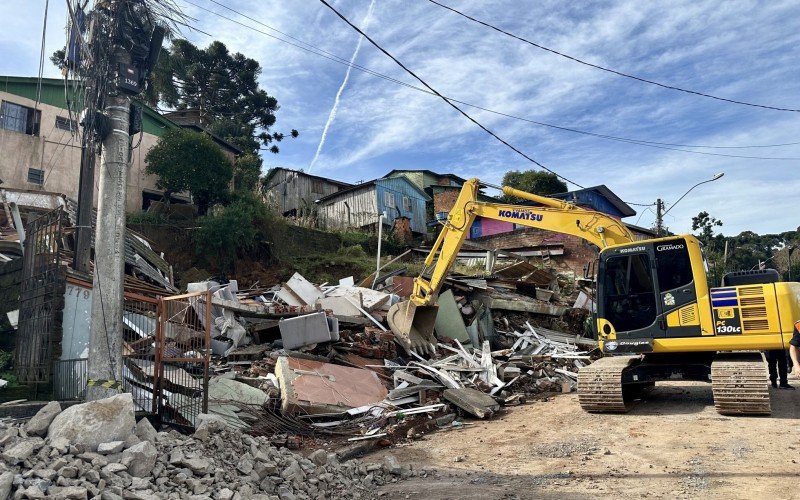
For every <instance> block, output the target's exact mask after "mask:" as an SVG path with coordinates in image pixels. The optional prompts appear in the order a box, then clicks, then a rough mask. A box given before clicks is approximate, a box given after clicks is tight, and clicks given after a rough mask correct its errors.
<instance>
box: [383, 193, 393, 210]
mask: <svg viewBox="0 0 800 500" xmlns="http://www.w3.org/2000/svg"><path fill="white" fill-rule="evenodd" d="M383 204H384V205H385V206H386V207H388V208H394V207H395V204H394V193H390V192H389V191H386V192H385V193H383Z"/></svg>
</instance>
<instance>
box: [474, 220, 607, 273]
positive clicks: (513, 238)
mask: <svg viewBox="0 0 800 500" xmlns="http://www.w3.org/2000/svg"><path fill="white" fill-rule="evenodd" d="M472 241H474V242H476V243H479V244H481V245H483V246H485V247H489V248H491V249H494V250H509V249H521V248H532V247H541V246H542V245H543V244H545V243H561V244H563V245H564V255H553V256H551V257H550V266H551V267H553V268H555V269H557V270H560V271H573V272H574V273H575V274H576V276H578V277H581V276H583V269H584V266H585V265H587V264H589V263H591V262H592V261H594V260H595V259H596V258H597V247H595V246H594V245H592V244H590V243H588V242H586V241H584V240H582V239H581V238H578V237H577V236H572V235H568V234H561V233H553V232H550V231H543V230H541V229H533V228H524V229H517V230H516V231H511V232H508V233H503V234H496V235H494V236H483V237H481V238H475V239H474V240H472Z"/></svg>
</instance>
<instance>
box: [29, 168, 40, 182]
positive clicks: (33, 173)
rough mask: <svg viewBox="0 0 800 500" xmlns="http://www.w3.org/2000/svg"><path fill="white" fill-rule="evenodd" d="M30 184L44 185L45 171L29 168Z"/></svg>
mask: <svg viewBox="0 0 800 500" xmlns="http://www.w3.org/2000/svg"><path fill="white" fill-rule="evenodd" d="M28 182H30V183H31V184H38V185H40V186H41V185H42V184H44V170H39V169H38V168H29V169H28Z"/></svg>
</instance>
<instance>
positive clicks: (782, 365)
mask: <svg viewBox="0 0 800 500" xmlns="http://www.w3.org/2000/svg"><path fill="white" fill-rule="evenodd" d="M796 335H797V333H796V330H795V336H796ZM792 338H794V336H793V337H792ZM798 344H800V342H798ZM766 354H767V368H768V369H769V381H770V382H772V387H774V388H776V389H777V388H778V376H780V381H781V385H780V388H781V389H794V387H792V386H791V385H789V381H788V380H787V375H788V368H787V366H786V351H784V350H783V349H774V350H771V351H766ZM776 367H777V370H776V369H775V368H776Z"/></svg>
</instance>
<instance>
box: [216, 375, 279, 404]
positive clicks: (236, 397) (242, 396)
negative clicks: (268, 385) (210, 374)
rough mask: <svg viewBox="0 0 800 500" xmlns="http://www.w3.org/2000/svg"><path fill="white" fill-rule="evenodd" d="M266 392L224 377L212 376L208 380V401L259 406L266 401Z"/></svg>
mask: <svg viewBox="0 0 800 500" xmlns="http://www.w3.org/2000/svg"><path fill="white" fill-rule="evenodd" d="M267 399H268V397H267V394H266V393H265V392H264V391H262V390H261V389H256V388H255V387H253V386H251V385H247V384H245V383H242V382H237V381H236V380H232V379H229V378H224V377H214V378H212V379H211V380H209V381H208V400H209V401H222V402H224V401H234V402H237V403H243V404H247V405H257V406H261V405H263V404H264V403H266V402H267Z"/></svg>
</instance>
